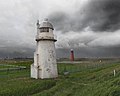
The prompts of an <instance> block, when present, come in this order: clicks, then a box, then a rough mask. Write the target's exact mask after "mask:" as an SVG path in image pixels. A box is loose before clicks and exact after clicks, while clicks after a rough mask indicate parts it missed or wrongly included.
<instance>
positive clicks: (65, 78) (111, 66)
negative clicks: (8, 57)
mask: <svg viewBox="0 0 120 96" xmlns="http://www.w3.org/2000/svg"><path fill="white" fill-rule="evenodd" d="M3 63H4V62H3V61H2V64H3ZM5 64H10V65H17V66H26V67H27V69H21V70H11V71H10V70H8V71H1V72H0V96H120V62H119V61H118V60H117V61H114V60H113V61H109V60H108V61H106V60H105V61H103V60H102V62H99V61H92V60H91V61H89V62H88V61H87V62H85V61H84V62H81V63H76V64H64V63H63V64H58V70H59V77H58V78H55V79H45V80H41V79H38V80H36V79H31V78H30V64H32V61H10V62H7V61H5ZM0 68H2V67H0ZM113 70H116V76H114V75H113Z"/></svg>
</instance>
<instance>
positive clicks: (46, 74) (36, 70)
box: [31, 19, 58, 79]
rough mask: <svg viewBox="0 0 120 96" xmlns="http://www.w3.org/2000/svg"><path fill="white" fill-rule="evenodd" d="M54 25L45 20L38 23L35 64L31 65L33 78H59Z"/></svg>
mask: <svg viewBox="0 0 120 96" xmlns="http://www.w3.org/2000/svg"><path fill="white" fill-rule="evenodd" d="M53 30H54V28H53V25H52V24H51V23H50V22H49V21H48V19H44V21H43V22H42V23H41V24H39V21H38V22H37V36H36V41H37V46H36V51H35V52H34V63H33V64H32V65H31V77H32V78H36V79H38V78H41V79H44V78H56V77H58V72H57V64H56V52H55V42H56V41H57V40H56V39H55V36H54V34H53Z"/></svg>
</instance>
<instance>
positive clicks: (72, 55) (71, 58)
mask: <svg viewBox="0 0 120 96" xmlns="http://www.w3.org/2000/svg"><path fill="white" fill-rule="evenodd" d="M70 60H71V61H74V51H73V49H71V52H70Z"/></svg>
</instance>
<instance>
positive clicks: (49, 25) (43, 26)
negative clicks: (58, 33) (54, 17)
mask: <svg viewBox="0 0 120 96" xmlns="http://www.w3.org/2000/svg"><path fill="white" fill-rule="evenodd" d="M39 28H40V29H41V28H50V29H52V30H54V28H53V25H52V24H51V23H50V22H49V21H48V19H44V21H43V22H42V23H41V24H40V27H39Z"/></svg>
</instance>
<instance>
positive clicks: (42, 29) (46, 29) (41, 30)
mask: <svg viewBox="0 0 120 96" xmlns="http://www.w3.org/2000/svg"><path fill="white" fill-rule="evenodd" d="M40 32H49V28H41V29H40Z"/></svg>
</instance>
